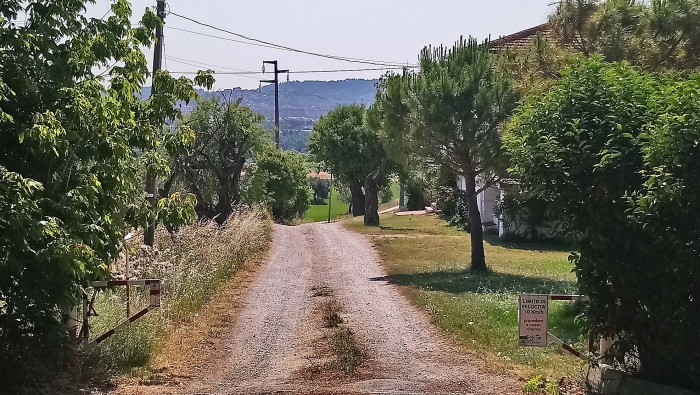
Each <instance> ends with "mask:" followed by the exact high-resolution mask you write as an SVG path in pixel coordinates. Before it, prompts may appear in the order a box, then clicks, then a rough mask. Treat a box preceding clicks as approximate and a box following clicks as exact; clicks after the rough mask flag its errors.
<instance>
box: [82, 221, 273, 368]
mask: <svg viewBox="0 0 700 395" xmlns="http://www.w3.org/2000/svg"><path fill="white" fill-rule="evenodd" d="M133 240H134V242H133V243H130V244H129V246H128V248H129V249H131V250H132V254H131V257H130V266H131V267H130V273H131V276H133V277H132V278H159V279H161V284H162V290H161V301H162V302H161V307H160V308H159V309H155V310H152V311H151V312H149V313H148V314H147V315H146V316H144V317H143V318H142V319H139V320H137V321H136V322H135V323H134V324H133V325H132V326H130V327H129V329H127V330H126V331H125V332H120V333H119V334H118V335H114V336H112V337H111V338H109V339H107V340H106V341H105V342H103V343H102V344H101V345H100V346H99V347H97V348H95V349H93V351H92V353H91V355H90V363H89V364H88V365H87V366H88V369H89V366H92V367H93V370H97V371H100V370H105V371H106V372H108V373H111V374H124V373H131V374H137V373H138V374H146V373H148V372H149V367H150V363H151V361H152V358H153V356H154V355H156V353H155V351H156V350H159V349H161V348H162V347H163V346H165V345H166V344H167V343H168V341H169V337H170V336H171V335H173V334H174V330H175V329H176V328H178V327H179V326H180V325H181V324H182V323H183V322H188V321H191V320H192V319H193V318H194V317H196V316H197V315H198V313H199V312H200V310H201V309H202V308H203V307H204V306H205V305H206V304H207V303H208V302H209V301H210V300H211V297H212V296H213V295H215V294H216V293H217V292H218V290H219V289H220V288H221V287H222V286H223V285H224V284H225V283H226V282H227V281H229V280H230V279H231V277H232V276H233V275H235V274H236V273H237V271H238V270H239V269H240V268H241V267H242V266H243V265H244V264H246V263H247V262H248V261H250V260H252V259H255V258H258V257H260V256H261V255H262V254H264V253H265V252H266V251H267V249H268V248H269V245H270V242H271V241H272V227H271V221H270V217H269V215H268V214H267V212H266V211H264V210H262V209H252V210H241V211H235V212H233V213H232V214H231V215H230V216H229V218H228V219H227V220H226V222H224V223H223V224H222V225H221V226H218V224H217V223H216V222H208V223H200V224H196V225H190V226H186V227H183V228H182V229H180V231H179V232H178V234H177V240H176V241H174V240H173V239H172V238H171V237H170V235H169V234H168V233H167V232H166V231H165V230H162V229H161V230H160V231H159V232H158V233H157V237H156V244H155V247H156V249H155V250H151V249H147V248H144V247H141V246H140V244H141V243H140V240H136V239H133ZM125 265H126V262H125V260H124V259H123V257H122V259H120V260H119V261H117V262H116V265H115V266H116V267H115V275H117V276H123V275H124V272H125ZM139 288H140V287H132V288H131V295H130V299H131V301H132V303H131V311H132V314H133V313H134V312H137V311H139V310H140V309H141V308H143V307H146V306H148V301H149V294H148V290H147V289H139ZM125 306H126V295H125V291H124V289H119V290H113V291H106V292H102V293H100V294H99V296H98V297H97V298H96V301H95V308H96V310H97V311H98V314H99V315H98V316H97V317H95V318H93V319H92V320H91V325H92V330H93V332H94V334H95V335H99V334H102V333H104V332H106V331H107V330H109V329H112V328H113V327H115V326H116V325H117V324H119V323H120V322H122V321H124V320H125V319H126V316H125ZM172 357H176V356H171V358H172ZM175 359H176V358H175Z"/></svg>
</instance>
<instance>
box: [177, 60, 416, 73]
mask: <svg viewBox="0 0 700 395" xmlns="http://www.w3.org/2000/svg"><path fill="white" fill-rule="evenodd" d="M171 58H172V57H171ZM190 66H192V65H190ZM412 67H415V66H412ZM404 68H405V67H382V68H365V69H339V70H299V71H291V70H290V71H289V74H309V73H349V72H356V71H382V70H402V69H404ZM212 71H213V72H214V73H215V74H219V75H240V76H243V75H247V74H262V73H261V72H259V71H216V70H212ZM170 74H197V72H196V71H170Z"/></svg>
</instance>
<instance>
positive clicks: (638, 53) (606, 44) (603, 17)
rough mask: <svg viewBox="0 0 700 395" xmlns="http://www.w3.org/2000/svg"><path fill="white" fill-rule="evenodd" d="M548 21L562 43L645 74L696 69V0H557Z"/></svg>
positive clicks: (699, 57)
mask: <svg viewBox="0 0 700 395" xmlns="http://www.w3.org/2000/svg"><path fill="white" fill-rule="evenodd" d="M550 22H551V24H552V26H553V28H554V30H555V31H556V33H557V36H558V38H559V39H560V41H561V42H562V43H563V44H565V45H566V46H568V47H570V48H573V49H575V50H577V51H579V52H581V53H583V54H585V55H592V54H595V53H598V54H601V55H603V56H604V57H605V59H606V60H607V61H610V62H614V61H622V60H626V61H628V62H630V63H631V64H633V65H637V66H642V67H645V68H647V69H650V70H661V69H695V68H697V67H699V66H700V35H698V34H697V27H698V26H699V25H700V1H698V0H652V1H620V0H604V1H601V0H562V1H561V2H560V3H559V5H558V7H557V10H556V11H555V12H554V13H553V14H552V15H551V16H550Z"/></svg>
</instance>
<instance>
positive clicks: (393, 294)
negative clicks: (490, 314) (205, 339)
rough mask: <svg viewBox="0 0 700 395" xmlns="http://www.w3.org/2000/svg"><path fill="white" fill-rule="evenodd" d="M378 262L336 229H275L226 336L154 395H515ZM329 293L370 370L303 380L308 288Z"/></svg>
mask: <svg viewBox="0 0 700 395" xmlns="http://www.w3.org/2000/svg"><path fill="white" fill-rule="evenodd" d="M385 275H386V274H385V272H384V271H383V269H382V268H381V266H380V263H379V258H378V256H377V253H376V252H375V250H374V249H373V248H372V246H371V244H370V242H369V241H368V240H367V239H366V238H365V237H364V236H362V235H359V234H356V233H353V232H350V231H348V230H345V229H344V228H343V227H342V225H341V224H340V223H331V224H324V223H314V224H304V225H299V226H294V227H288V226H281V225H276V226H275V229H274V240H273V247H272V251H271V254H270V258H269V262H268V263H267V265H266V266H265V267H264V268H263V269H262V270H261V271H260V273H259V274H258V275H257V277H256V278H255V280H254V281H253V282H252V284H251V285H250V291H249V293H248V295H247V296H246V299H245V302H244V304H243V306H242V308H241V309H240V314H239V316H238V319H237V320H236V321H235V324H234V325H233V326H232V327H231V330H230V332H229V333H228V334H227V335H225V336H224V337H223V338H222V339H221V341H220V345H218V346H217V350H216V352H213V353H211V357H210V358H209V360H208V361H207V363H206V364H205V365H204V366H201V367H198V369H197V371H196V372H193V373H192V375H191V376H190V379H188V380H186V381H184V382H181V383H179V385H176V386H168V387H165V388H159V389H157V390H156V389H155V388H153V390H155V392H161V391H162V392H163V393H179V394H268V393H269V394H274V393H314V394H326V393H327V394H345V393H348V394H356V393H367V394H439V393H445V394H494V395H495V394H499V395H501V394H520V393H522V392H521V390H520V388H521V384H520V383H518V381H517V380H516V379H515V377H514V376H513V375H508V374H507V373H505V372H504V373H488V372H486V371H485V369H484V366H483V362H481V361H480V360H479V359H477V358H475V357H473V356H470V355H468V354H467V353H465V352H464V350H460V349H458V348H457V347H456V346H454V345H453V344H451V343H450V342H449V341H448V340H447V339H445V338H444V336H443V335H441V334H440V333H438V332H437V331H436V329H435V328H434V327H433V326H432V325H431V324H430V322H429V319H428V317H427V316H426V314H425V313H423V312H421V311H418V310H417V309H416V308H415V307H414V306H412V305H411V304H410V303H409V302H408V301H407V300H406V299H405V298H404V296H402V295H401V294H400V292H399V290H398V288H397V287H398V286H396V285H391V284H388V283H387V282H386V281H385V279H384V276H385ZM319 285H327V286H328V287H329V288H331V289H332V290H333V293H334V297H335V298H336V299H337V300H338V301H339V302H340V303H341V304H342V305H343V308H344V310H343V319H344V321H345V325H346V326H347V327H349V328H350V329H352V331H353V332H355V335H356V338H357V341H358V342H359V343H360V344H361V346H362V348H363V349H364V350H365V351H366V354H367V357H368V360H367V362H366V364H367V365H368V366H371V369H367V371H366V372H365V373H363V374H358V375H353V376H345V377H343V375H342V374H339V375H335V376H332V377H335V378H331V379H329V378H328V376H324V378H321V377H319V378H318V380H314V379H313V378H312V379H309V378H306V379H300V372H302V371H304V369H308V368H309V366H310V365H313V363H314V362H313V361H314V358H315V354H317V352H318V347H317V345H316V344H314V339H316V338H317V334H318V331H319V328H318V325H317V324H316V322H317V318H315V316H314V314H315V309H314V300H313V298H312V291H311V289H312V287H314V286H319Z"/></svg>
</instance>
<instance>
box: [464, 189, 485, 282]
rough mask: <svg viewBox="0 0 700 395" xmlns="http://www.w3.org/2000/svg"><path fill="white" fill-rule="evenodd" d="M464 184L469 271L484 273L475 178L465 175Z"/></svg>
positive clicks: (482, 243)
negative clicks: (469, 244) (469, 243)
mask: <svg viewBox="0 0 700 395" xmlns="http://www.w3.org/2000/svg"><path fill="white" fill-rule="evenodd" d="M464 178H465V181H466V182H465V183H466V191H465V192H466V194H467V201H468V202H467V204H468V210H469V225H470V227H471V244H472V264H471V270H475V271H486V270H487V268H486V259H485V258H484V231H483V228H482V226H481V213H480V212H479V205H478V204H477V200H476V177H475V176H474V175H467V176H465V177H464Z"/></svg>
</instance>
